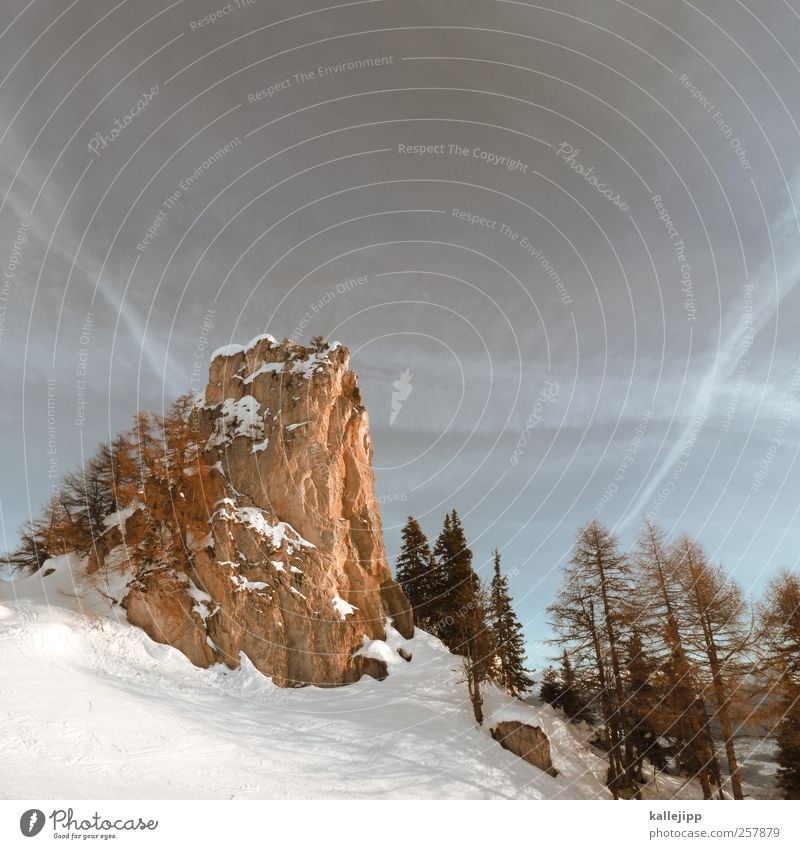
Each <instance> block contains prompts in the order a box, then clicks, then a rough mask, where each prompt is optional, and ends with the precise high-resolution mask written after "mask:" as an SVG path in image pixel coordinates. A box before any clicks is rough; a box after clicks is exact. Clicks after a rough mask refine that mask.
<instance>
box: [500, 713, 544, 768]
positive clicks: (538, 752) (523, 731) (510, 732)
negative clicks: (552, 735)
mask: <svg viewBox="0 0 800 849" xmlns="http://www.w3.org/2000/svg"><path fill="white" fill-rule="evenodd" d="M492 737H493V738H494V739H495V740H497V742H498V743H499V744H500V745H501V746H502V747H503V748H504V749H508V750H509V752H513V753H514V754H515V755H518V756H519V757H520V758H522V759H523V760H525V761H527V762H528V763H529V764H532V765H533V766H535V767H538V768H539V769H540V770H542V771H543V772H546V773H547V774H548V775H552V776H554V777H555V776H556V775H558V771H557V770H556V768H555V767H554V766H553V762H552V761H551V760H550V741H549V740H548V739H547V735H546V734H545V733H544V731H542V729H541V728H539V727H537V726H535V725H526V724H525V723H524V722H516V721H511V722H499V723H498V724H497V726H496V727H495V728H493V729H492Z"/></svg>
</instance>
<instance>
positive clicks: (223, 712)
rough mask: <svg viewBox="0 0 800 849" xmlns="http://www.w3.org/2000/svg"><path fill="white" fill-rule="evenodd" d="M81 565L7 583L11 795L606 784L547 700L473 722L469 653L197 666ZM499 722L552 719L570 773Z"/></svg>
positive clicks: (378, 791) (3, 588)
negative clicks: (350, 680)
mask: <svg viewBox="0 0 800 849" xmlns="http://www.w3.org/2000/svg"><path fill="white" fill-rule="evenodd" d="M73 565H74V566H77V564H73V563H71V561H70V560H69V558H59V559H58V560H57V561H51V562H50V563H48V564H47V566H48V568H52V567H55V569H56V571H55V572H54V573H52V574H51V575H48V576H47V577H40V576H33V577H31V578H26V579H24V580H20V581H16V582H14V583H10V584H9V583H3V584H0V656H2V661H3V662H2V673H1V674H0V715H2V716H3V719H4V730H3V734H2V737H0V797H4V798H20V797H22V798H54V797H58V798H93V799H94V798H97V799H111V798H365V797H368V798H529V799H533V798H552V797H558V796H566V797H579V798H594V797H598V796H599V797H605V796H606V795H607V793H606V790H605V788H604V787H603V785H602V774H603V768H604V764H603V761H602V759H600V758H599V757H598V756H597V755H595V754H594V753H593V752H591V751H590V750H588V749H584V748H583V747H582V746H581V745H579V743H578V741H577V738H576V736H575V734H574V733H573V730H572V729H571V728H570V727H569V726H567V725H565V724H564V723H563V722H562V721H561V720H560V719H559V718H558V716H557V715H556V714H555V712H553V711H552V710H551V709H550V708H541V709H536V708H532V707H529V706H527V705H523V704H522V703H519V702H513V701H512V700H509V699H507V698H506V697H505V696H503V695H501V694H500V693H498V692H496V691H493V692H492V693H490V694H489V698H488V704H487V708H488V710H487V714H488V715H489V718H488V720H487V723H486V725H485V726H484V728H483V729H477V728H476V726H475V724H474V722H473V721H472V718H471V710H470V706H469V703H468V701H467V700H466V687H465V686H464V685H463V683H461V673H460V671H459V662H458V659H457V658H455V657H454V656H452V655H451V654H449V652H447V651H446V649H445V648H444V647H443V646H442V644H441V643H440V642H438V641H437V640H435V639H434V638H432V637H430V636H428V635H427V634H424V633H422V632H418V635H417V636H416V637H415V638H414V639H413V640H409V641H404V640H402V638H401V637H399V635H397V634H396V633H393V634H391V636H390V639H389V641H388V642H389V643H390V645H387V644H379V645H375V644H373V645H371V646H369V647H367V648H366V649H365V650H366V651H368V652H370V653H378V652H380V653H381V654H382V655H383V656H384V657H387V658H388V659H389V660H390V663H391V668H390V677H389V678H388V679H387V680H385V681H374V680H372V679H369V678H365V679H363V680H362V681H360V682H359V683H357V684H354V685H351V686H348V687H342V688H337V689H317V688H314V687H306V688H303V689H299V690H285V689H280V688H278V687H275V686H273V685H272V683H271V682H270V680H269V679H268V678H265V677H264V676H263V675H261V674H260V673H258V672H257V671H256V670H255V669H254V668H253V667H252V666H251V665H250V664H249V663H248V661H247V659H246V658H245V659H244V660H243V664H242V667H241V669H239V670H236V671H231V670H228V669H226V668H225V667H223V666H216V667H214V668H212V669H209V670H200V669H197V668H195V667H193V666H192V665H191V664H190V663H189V662H188V661H187V660H186V658H185V657H184V656H183V655H182V654H181V653H180V652H178V651H176V650H174V649H171V648H168V647H166V646H161V645H159V644H157V643H154V642H153V641H152V640H150V639H149V638H148V637H147V636H146V635H145V634H144V632H142V631H141V630H139V629H138V628H134V627H132V626H130V625H129V624H127V622H125V620H124V612H123V611H119V610H118V608H117V609H116V610H115V609H112V607H111V605H110V604H109V602H108V601H107V600H106V599H105V598H104V597H103V595H101V594H100V593H99V592H97V591H96V590H95V589H94V588H93V587H91V585H89V584H88V583H87V579H86V578H82V577H79V575H80V571H81V570H80V569H78V568H73ZM121 588H122V585H121V583H120V586H119V587H117V588H115V587H102V588H101V589H102V591H103V593H105V594H106V595H111V596H113V595H114V594H115V593H116V594H119V592H120V591H121ZM400 645H403V646H405V647H406V648H407V649H408V650H409V651H411V652H412V653H413V656H414V657H413V661H412V663H410V664H408V663H406V662H405V661H403V660H402V659H400V658H399V656H398V655H397V654H396V652H395V651H394V650H393V649H392V646H394V647H397V646H400ZM500 718H506V719H507V718H515V719H524V720H525V721H527V722H531V723H533V724H537V725H540V726H542V727H543V729H544V730H545V732H546V733H547V734H548V736H549V737H550V740H551V745H552V749H553V761H554V764H555V766H556V768H557V769H558V770H559V772H560V773H561V775H560V776H559V777H558V778H551V777H550V776H548V775H546V774H544V773H542V772H540V771H539V770H537V769H536V768H535V767H532V766H530V765H529V764H527V763H525V762H523V761H521V760H520V759H518V758H517V757H515V756H514V755H512V754H510V753H509V752H506V751H504V750H503V749H502V748H501V747H500V746H499V745H498V744H497V743H496V742H494V741H493V740H492V739H491V737H490V736H489V733H488V727H489V726H491V725H492V724H494V722H495V721H497V720H498V719H500Z"/></svg>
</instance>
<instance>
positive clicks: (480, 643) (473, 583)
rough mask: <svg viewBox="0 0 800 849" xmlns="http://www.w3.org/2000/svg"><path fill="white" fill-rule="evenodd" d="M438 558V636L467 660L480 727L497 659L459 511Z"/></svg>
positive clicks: (449, 521) (448, 523)
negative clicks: (484, 691)
mask: <svg viewBox="0 0 800 849" xmlns="http://www.w3.org/2000/svg"><path fill="white" fill-rule="evenodd" d="M434 557H435V559H436V572H435V574H436V580H435V584H434V587H435V589H434V592H435V593H436V595H435V597H434V599H433V601H434V604H435V615H436V617H437V618H436V621H435V623H434V628H435V633H436V634H437V636H438V637H440V639H441V640H442V642H444V643H445V645H446V646H447V647H448V648H449V649H450V650H451V651H452V652H454V653H455V654H459V655H461V656H462V657H463V658H464V670H465V674H466V678H467V686H468V688H469V695H470V701H471V702H472V707H473V712H474V714H475V720H476V721H477V722H478V723H479V724H480V723H482V722H483V709H482V705H483V697H482V695H481V684H482V683H483V681H485V680H486V679H487V678H488V677H489V674H490V670H491V664H492V659H493V656H494V652H493V640H492V631H491V628H490V627H489V625H488V623H487V621H486V620H487V615H488V611H487V606H488V605H487V599H486V593H485V592H484V590H483V588H482V587H481V582H480V579H479V578H478V576H477V574H476V573H475V570H474V569H473V568H472V551H471V550H470V549H469V547H468V546H467V539H466V535H465V534H464V529H463V527H462V525H461V520H460V519H459V517H458V514H457V513H456V511H455V510H453V511H452V512H451V513H450V514H448V515H447V516H446V517H445V521H444V526H443V528H442V532H441V533H440V534H439V538H438V539H437V541H436V546H435V548H434Z"/></svg>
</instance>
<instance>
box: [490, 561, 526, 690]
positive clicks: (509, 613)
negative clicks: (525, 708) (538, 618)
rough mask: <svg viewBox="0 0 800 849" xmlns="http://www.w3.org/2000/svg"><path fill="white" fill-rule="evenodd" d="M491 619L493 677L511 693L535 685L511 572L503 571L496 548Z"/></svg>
mask: <svg viewBox="0 0 800 849" xmlns="http://www.w3.org/2000/svg"><path fill="white" fill-rule="evenodd" d="M489 619H490V623H491V628H492V632H493V635H494V646H495V649H494V661H493V664H492V665H493V677H494V678H495V680H496V681H497V683H498V684H499V685H500V686H501V687H503V688H504V689H505V690H506V692H507V693H509V694H510V695H512V696H518V697H519V696H521V695H523V694H524V693H527V692H528V690H530V689H531V687H532V686H533V679H532V678H531V677H530V675H528V673H527V671H526V669H525V637H524V636H523V634H522V625H521V624H520V621H519V619H517V615H516V613H515V612H514V607H513V604H512V602H511V593H510V591H509V587H508V576H507V575H503V574H502V572H501V571H500V552H499V551H497V550H495V552H494V575H493V576H492V582H491V586H490V590H489Z"/></svg>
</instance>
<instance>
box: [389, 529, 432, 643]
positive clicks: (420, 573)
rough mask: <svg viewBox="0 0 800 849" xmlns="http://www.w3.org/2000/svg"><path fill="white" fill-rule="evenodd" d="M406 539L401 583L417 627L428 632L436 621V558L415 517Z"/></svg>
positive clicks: (401, 558) (400, 563) (400, 559)
mask: <svg viewBox="0 0 800 849" xmlns="http://www.w3.org/2000/svg"><path fill="white" fill-rule="evenodd" d="M402 539H403V544H402V547H401V549H400V554H399V555H398V558H397V582H398V583H399V584H400V586H401V587H402V588H403V592H404V593H405V594H406V598H407V599H408V600H409V602H410V604H411V608H412V610H413V611H414V619H415V620H416V622H417V624H418V625H419V626H420V627H421V628H423V629H427V628H429V627H430V626H431V624H432V623H433V622H434V621H435V619H434V617H433V612H434V593H435V590H434V581H435V579H436V577H437V575H436V566H435V563H434V559H433V554H432V553H431V549H430V546H429V545H428V538H427V537H426V536H425V534H424V533H423V531H422V528H421V527H420V525H419V522H418V521H417V520H416V519H415V518H414V517H413V516H409V517H408V521H407V522H406V524H405V527H404V528H403V531H402Z"/></svg>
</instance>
